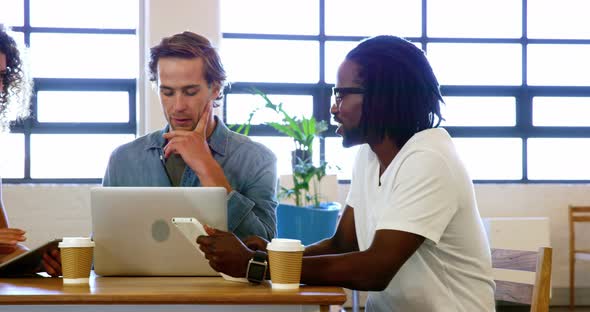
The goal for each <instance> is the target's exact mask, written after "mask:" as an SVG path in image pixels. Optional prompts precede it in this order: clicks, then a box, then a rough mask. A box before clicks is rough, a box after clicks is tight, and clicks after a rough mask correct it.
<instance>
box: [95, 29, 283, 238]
mask: <svg viewBox="0 0 590 312" xmlns="http://www.w3.org/2000/svg"><path fill="white" fill-rule="evenodd" d="M149 68H150V80H151V81H154V82H155V83H156V85H157V87H158V91H159V97H160V102H161V104H162V107H163V110H164V114H165V117H166V120H167V121H168V125H167V126H166V127H165V128H164V129H162V130H159V131H156V132H152V133H150V134H148V135H146V136H143V137H141V138H138V139H136V140H135V141H133V142H130V143H127V144H124V145H122V146H120V147H118V148H117V149H116V150H115V151H113V153H112V155H111V158H110V160H109V164H108V167H107V170H106V173H105V176H104V179H103V186H195V187H196V186H220V187H225V189H226V190H227V194H228V196H227V200H228V202H227V209H228V229H229V231H231V232H234V233H235V234H236V235H237V236H238V237H240V238H244V237H246V236H249V235H258V236H262V237H264V238H266V239H271V238H272V237H274V236H275V233H276V215H275V209H276V206H277V200H276V186H277V169H276V157H275V155H274V154H273V153H272V152H271V151H270V150H269V149H268V148H266V147H265V146H263V145H261V144H259V143H256V142H253V141H252V140H250V139H249V138H248V137H245V136H243V135H240V134H237V133H235V132H233V131H231V130H229V129H228V128H227V127H226V126H225V124H223V122H222V121H221V120H220V119H219V118H217V117H216V116H214V115H213V113H212V107H214V106H215V105H216V103H215V102H216V101H217V100H219V99H221V97H222V85H223V82H224V80H225V71H224V69H223V66H222V64H221V61H220V59H219V55H218V54H217V52H216V51H215V49H214V48H213V47H212V46H211V43H210V42H209V40H207V39H206V38H204V37H202V36H199V35H197V34H194V33H191V32H183V33H180V34H176V35H174V36H171V37H168V38H164V39H163V40H162V41H161V42H160V44H159V45H157V46H155V47H153V48H152V49H151V60H150V64H149Z"/></svg>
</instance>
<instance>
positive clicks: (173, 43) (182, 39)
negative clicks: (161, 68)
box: [149, 31, 226, 100]
mask: <svg viewBox="0 0 590 312" xmlns="http://www.w3.org/2000/svg"><path fill="white" fill-rule="evenodd" d="M161 57H179V58H187V59H191V58H197V57H200V58H202V59H203V64H204V65H205V80H207V83H208V84H209V86H212V85H219V90H220V91H219V98H217V99H218V100H220V99H221V98H222V97H223V94H222V92H223V83H224V81H225V78H226V76H225V70H224V69H223V65H222V64H221V59H220V57H219V54H218V53H217V51H216V50H215V48H214V47H213V46H212V45H211V42H210V41H209V40H208V39H207V38H205V37H203V36H201V35H198V34H195V33H193V32H190V31H185V32H182V33H180V34H175V35H173V36H170V37H166V38H163V39H162V41H160V43H159V44H158V45H156V46H154V47H153V48H151V49H150V64H149V69H150V81H156V80H157V79H158V61H159V60H160V58H161Z"/></svg>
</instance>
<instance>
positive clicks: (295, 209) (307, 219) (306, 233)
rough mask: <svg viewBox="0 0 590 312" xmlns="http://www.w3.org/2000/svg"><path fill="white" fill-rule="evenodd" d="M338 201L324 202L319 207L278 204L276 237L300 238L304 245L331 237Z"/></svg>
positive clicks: (338, 208)
mask: <svg viewBox="0 0 590 312" xmlns="http://www.w3.org/2000/svg"><path fill="white" fill-rule="evenodd" d="M339 212H340V203H337V202H325V203H321V204H320V207H300V206H294V205H287V204H279V206H278V207H277V237H279V238H294V239H299V240H301V243H302V244H304V245H309V244H313V243H315V242H317V241H320V240H323V239H325V238H329V237H332V235H334V232H336V224H337V222H338V213H339Z"/></svg>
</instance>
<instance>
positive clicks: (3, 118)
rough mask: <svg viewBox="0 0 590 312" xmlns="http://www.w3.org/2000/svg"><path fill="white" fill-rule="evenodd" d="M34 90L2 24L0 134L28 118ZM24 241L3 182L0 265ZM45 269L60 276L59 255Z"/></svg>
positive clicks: (21, 248)
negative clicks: (9, 212) (9, 213)
mask: <svg viewBox="0 0 590 312" xmlns="http://www.w3.org/2000/svg"><path fill="white" fill-rule="evenodd" d="M31 89H32V88H31V82H30V80H29V79H28V78H27V77H26V73H25V70H24V68H23V60H22V58H21V54H20V52H19V50H18V47H17V44H16V42H15V41H14V39H13V38H12V37H11V36H10V35H9V34H8V33H7V30H6V29H5V28H4V27H3V26H2V24H0V133H2V132H4V131H7V130H8V125H9V121H10V120H11V119H13V118H15V117H16V118H25V117H26V116H28V114H29V103H30V98H31ZM25 239H26V237H25V231H23V230H21V229H16V228H10V227H9V226H8V218H7V217H6V212H5V211H4V206H3V203H2V180H1V179H0V263H1V262H4V261H6V260H8V259H11V258H13V257H15V256H16V255H19V254H21V253H23V252H24V251H26V250H27V248H26V247H25V246H23V245H21V244H20V243H21V242H23V241H25ZM42 267H44V268H45V271H47V273H49V274H51V275H54V276H55V275H59V274H60V273H61V272H60V271H61V265H60V260H59V252H58V251H57V250H51V251H49V253H48V254H45V255H44V256H43V261H42ZM39 269H40V270H42V269H41V267H40V268H39Z"/></svg>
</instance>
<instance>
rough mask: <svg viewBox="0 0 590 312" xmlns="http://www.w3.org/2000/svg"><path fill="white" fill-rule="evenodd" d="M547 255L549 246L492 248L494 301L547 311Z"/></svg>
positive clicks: (549, 284) (549, 250)
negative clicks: (535, 248)
mask: <svg viewBox="0 0 590 312" xmlns="http://www.w3.org/2000/svg"><path fill="white" fill-rule="evenodd" d="M551 256H552V249H551V248H550V247H541V248H539V250H538V251H523V250H509V249H492V267H493V268H494V280H495V282H496V293H495V297H496V300H501V301H506V302H515V303H522V304H530V305H531V312H541V311H543V312H546V311H549V293H550V290H551Z"/></svg>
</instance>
